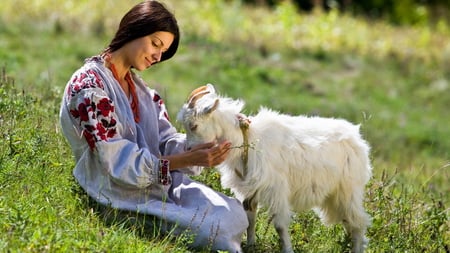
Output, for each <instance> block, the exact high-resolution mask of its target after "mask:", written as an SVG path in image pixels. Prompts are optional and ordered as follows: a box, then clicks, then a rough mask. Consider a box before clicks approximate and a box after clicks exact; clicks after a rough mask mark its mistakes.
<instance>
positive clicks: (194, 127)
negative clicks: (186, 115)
mask: <svg viewBox="0 0 450 253" xmlns="http://www.w3.org/2000/svg"><path fill="white" fill-rule="evenodd" d="M197 127H198V125H191V126H190V127H189V128H190V129H191V131H192V132H193V131H195V130H197Z"/></svg>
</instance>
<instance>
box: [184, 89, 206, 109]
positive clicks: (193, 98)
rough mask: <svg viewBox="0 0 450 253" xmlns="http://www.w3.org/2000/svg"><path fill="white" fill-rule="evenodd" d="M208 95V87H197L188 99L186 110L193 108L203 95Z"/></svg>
mask: <svg viewBox="0 0 450 253" xmlns="http://www.w3.org/2000/svg"><path fill="white" fill-rule="evenodd" d="M208 93H210V92H209V90H208V86H201V87H198V88H197V89H195V90H193V91H192V92H191V94H190V95H189V98H188V101H189V102H188V103H189V105H188V108H193V107H194V105H195V102H196V101H197V100H198V99H199V98H201V97H203V96H204V95H206V94H208Z"/></svg>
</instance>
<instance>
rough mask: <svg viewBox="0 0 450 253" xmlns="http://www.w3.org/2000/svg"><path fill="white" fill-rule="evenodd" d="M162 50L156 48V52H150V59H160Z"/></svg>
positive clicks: (156, 60) (157, 60)
mask: <svg viewBox="0 0 450 253" xmlns="http://www.w3.org/2000/svg"><path fill="white" fill-rule="evenodd" d="M161 56H162V50H158V51H157V52H155V53H153V54H152V60H153V61H155V62H159V61H161Z"/></svg>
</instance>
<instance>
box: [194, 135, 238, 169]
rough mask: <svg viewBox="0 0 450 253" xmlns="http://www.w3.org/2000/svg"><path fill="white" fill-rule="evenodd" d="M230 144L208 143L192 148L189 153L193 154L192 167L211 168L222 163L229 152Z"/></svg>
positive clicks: (225, 142) (224, 142)
mask: <svg viewBox="0 0 450 253" xmlns="http://www.w3.org/2000/svg"><path fill="white" fill-rule="evenodd" d="M230 147H231V142H229V141H223V142H221V143H216V142H208V143H204V144H199V145H197V146H194V147H193V148H192V149H191V150H190V151H189V152H192V153H193V157H192V158H193V162H194V163H195V164H194V165H198V166H203V167H212V166H216V165H219V164H220V163H222V162H223V161H224V160H225V158H226V157H227V155H228V152H229V151H230Z"/></svg>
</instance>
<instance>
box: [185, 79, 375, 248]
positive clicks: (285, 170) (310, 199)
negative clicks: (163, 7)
mask: <svg viewBox="0 0 450 253" xmlns="http://www.w3.org/2000/svg"><path fill="white" fill-rule="evenodd" d="M208 91H209V93H207V94H206V95H205V94H202V97H200V98H197V100H196V101H195V105H191V106H188V104H185V105H184V106H183V108H182V109H181V110H180V112H179V113H178V121H180V122H182V123H183V125H184V128H185V130H186V134H187V141H188V145H189V146H193V145H195V144H199V143H203V142H209V141H214V140H218V141H222V140H228V141H231V143H232V144H233V146H235V147H236V148H232V149H231V151H230V153H229V155H228V157H227V159H226V160H225V161H224V162H223V163H222V164H220V165H219V166H218V169H219V171H220V173H221V183H222V185H223V187H225V188H230V189H231V190H232V192H233V193H234V194H235V196H236V197H237V198H238V199H239V200H240V201H242V202H243V203H244V207H245V208H246V211H247V215H248V218H249V224H250V225H249V228H248V231H247V242H248V244H249V245H253V244H254V243H255V223H256V205H257V204H260V205H262V206H265V207H266V208H267V210H268V212H269V213H270V214H271V215H274V216H273V217H274V218H273V222H274V226H275V228H276V231H277V232H278V234H279V236H280V239H281V246H282V250H283V252H293V249H292V245H291V240H290V236H289V232H288V227H289V224H290V220H291V218H290V214H291V213H290V211H291V210H292V211H296V212H300V211H305V210H310V209H312V208H314V210H315V211H317V213H318V214H319V216H320V217H321V219H322V221H323V222H324V223H325V224H333V223H342V224H343V225H344V227H345V229H346V231H347V232H348V234H349V235H350V236H351V239H352V245H353V246H352V252H363V251H364V248H365V245H366V243H367V239H366V238H365V232H366V229H367V227H368V226H369V224H370V217H369V215H368V214H367V213H366V212H365V210H364V208H363V198H364V189H365V184H366V183H367V182H368V180H369V179H370V177H371V165H370V160H369V145H368V144H367V142H366V141H364V140H363V139H362V138H361V135H360V133H359V125H353V124H351V123H349V122H348V121H345V120H342V119H332V118H321V117H306V116H290V115H286V114H279V113H277V112H275V111H272V110H270V109H267V108H261V109H260V111H259V112H258V113H257V114H256V115H254V116H251V117H248V119H249V120H250V122H251V123H250V127H249V129H248V144H249V145H250V147H249V150H248V152H249V154H248V165H247V166H248V171H247V174H246V175H244V177H243V178H242V177H240V176H239V174H241V175H242V174H244V171H243V168H244V164H243V160H242V157H241V155H242V152H243V148H238V146H242V144H243V135H242V132H241V129H240V127H239V119H238V118H239V117H242V114H241V110H242V108H243V106H244V102H243V101H242V100H233V99H231V98H226V97H221V96H219V95H218V94H216V92H215V90H214V87H213V86H212V85H211V84H208Z"/></svg>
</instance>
